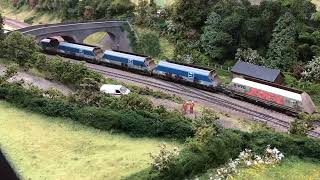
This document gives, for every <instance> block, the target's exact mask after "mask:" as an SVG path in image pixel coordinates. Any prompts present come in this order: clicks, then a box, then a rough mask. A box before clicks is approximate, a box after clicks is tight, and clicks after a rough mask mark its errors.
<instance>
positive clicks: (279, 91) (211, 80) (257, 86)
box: [40, 38, 316, 114]
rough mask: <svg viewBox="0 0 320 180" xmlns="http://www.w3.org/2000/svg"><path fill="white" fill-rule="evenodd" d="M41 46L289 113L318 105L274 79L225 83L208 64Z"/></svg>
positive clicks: (310, 110) (85, 47)
mask: <svg viewBox="0 0 320 180" xmlns="http://www.w3.org/2000/svg"><path fill="white" fill-rule="evenodd" d="M40 46H41V47H42V49H43V50H44V51H46V52H49V53H54V54H60V55H64V56H69V57H70V56H71V57H75V58H77V59H85V60H87V61H90V62H95V63H99V64H107V65H111V66H116V67H122V68H126V69H128V70H131V71H136V72H140V73H145V74H149V75H152V76H156V77H160V78H164V79H169V80H174V81H178V82H182V83H188V84H192V85H195V86H200V87H203V88H206V89H210V90H213V91H215V90H219V91H222V92H224V93H225V94H227V95H229V96H231V97H236V98H241V99H245V100H247V101H250V102H254V103H256V104H260V105H264V106H267V107H269V108H273V109H276V110H279V111H282V112H285V113H289V114H298V113H301V112H305V113H308V114H312V113H315V112H316V107H315V105H314V103H313V102H312V100H311V98H310V96H309V95H308V94H307V93H306V92H303V91H300V90H296V89H292V88H288V87H285V86H281V85H277V84H274V83H268V82H264V81H258V80H255V79H248V78H246V79H245V78H239V77H235V78H233V79H232V81H231V83H230V84H229V85H227V86H223V85H221V83H220V81H219V77H218V75H217V73H216V72H215V71H214V70H210V69H206V68H200V67H196V66H191V65H186V64H178V63H175V62H169V61H160V62H158V63H156V62H155V61H154V60H153V59H152V58H150V57H147V56H142V55H137V54H132V53H127V52H121V51H114V50H106V51H103V50H102V49H101V48H99V47H97V46H90V45H85V44H77V43H68V42H64V41H62V42H59V41H58V40H57V39H54V38H47V39H43V40H41V41H40Z"/></svg>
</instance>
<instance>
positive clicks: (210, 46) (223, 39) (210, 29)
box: [201, 12, 232, 60]
mask: <svg viewBox="0 0 320 180" xmlns="http://www.w3.org/2000/svg"><path fill="white" fill-rule="evenodd" d="M223 28H224V27H222V17H221V16H220V15H219V14H217V13H216V12H212V13H211V14H210V16H209V17H208V19H207V21H206V26H205V28H204V33H203V34H202V35H201V42H202V46H203V48H204V50H205V51H206V52H207V54H208V55H209V56H210V57H211V58H213V59H216V60H222V59H223V58H224V57H225V55H226V53H227V52H228V48H230V46H231V43H232V36H231V35H230V34H228V33H227V32H225V31H224V30H223Z"/></svg>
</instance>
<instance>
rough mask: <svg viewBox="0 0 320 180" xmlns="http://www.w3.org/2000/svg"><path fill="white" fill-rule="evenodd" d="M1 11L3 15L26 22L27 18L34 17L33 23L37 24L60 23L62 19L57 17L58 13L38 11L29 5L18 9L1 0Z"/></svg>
mask: <svg viewBox="0 0 320 180" xmlns="http://www.w3.org/2000/svg"><path fill="white" fill-rule="evenodd" d="M0 7H1V9H0V13H1V14H2V16H5V17H9V18H12V19H17V20H19V21H21V22H24V20H25V19H28V18H30V17H34V19H33V25H35V24H48V23H59V22H61V19H60V18H59V17H57V14H52V13H45V12H36V10H35V9H31V8H30V7H28V6H23V7H21V8H19V9H16V8H14V7H12V6H10V5H9V4H8V2H6V1H3V0H0Z"/></svg>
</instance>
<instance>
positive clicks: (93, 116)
mask: <svg viewBox="0 0 320 180" xmlns="http://www.w3.org/2000/svg"><path fill="white" fill-rule="evenodd" d="M42 94H43V93H41V92H39V89H35V90H32V89H30V90H27V89H24V88H23V87H21V86H18V85H13V84H2V85H0V99H5V100H6V101H8V102H10V103H12V104H14V105H16V106H18V107H23V108H26V109H28V110H31V111H33V112H37V113H41V114H45V115H48V116H54V117H65V118H70V119H72V120H74V121H78V122H80V123H82V124H85V125H88V126H91V127H94V128H97V129H101V130H111V129H115V130H118V131H121V132H126V133H128V134H130V135H134V136H150V137H168V138H176V139H180V140H184V139H185V138H187V137H191V136H193V134H194V132H193V129H192V125H191V122H190V120H188V119H186V118H184V117H182V116H180V115H179V114H176V113H164V114H157V113H151V112H148V111H144V110H139V111H137V110H136V111H133V110H124V109H121V110H119V109H110V108H103V107H90V106H79V105H77V104H75V103H70V102H67V101H64V100H61V99H51V98H46V97H43V96H42Z"/></svg>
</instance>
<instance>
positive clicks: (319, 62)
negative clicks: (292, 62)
mask: <svg viewBox="0 0 320 180" xmlns="http://www.w3.org/2000/svg"><path fill="white" fill-rule="evenodd" d="M302 77H303V79H305V80H309V81H315V82H320V57H314V59H313V60H312V61H310V62H309V63H308V64H307V65H306V66H305V68H304V72H303V73H302Z"/></svg>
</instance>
